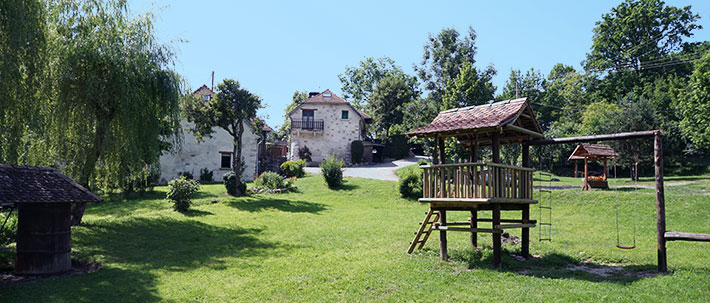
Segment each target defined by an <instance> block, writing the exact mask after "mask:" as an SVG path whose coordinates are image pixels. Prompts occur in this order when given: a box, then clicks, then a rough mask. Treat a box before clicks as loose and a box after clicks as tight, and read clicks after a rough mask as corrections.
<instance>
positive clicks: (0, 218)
mask: <svg viewBox="0 0 710 303" xmlns="http://www.w3.org/2000/svg"><path fill="white" fill-rule="evenodd" d="M8 216H10V218H8ZM6 219H7V223H5V228H3V229H2V231H0V246H4V245H7V244H10V243H12V242H15V235H17V212H12V214H10V213H9V212H7V213H0V225H2V224H3V223H4V222H5V220H6Z"/></svg>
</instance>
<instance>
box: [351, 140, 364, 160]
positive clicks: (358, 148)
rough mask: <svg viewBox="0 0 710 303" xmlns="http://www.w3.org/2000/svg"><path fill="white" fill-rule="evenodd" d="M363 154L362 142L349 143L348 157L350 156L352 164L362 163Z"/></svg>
mask: <svg viewBox="0 0 710 303" xmlns="http://www.w3.org/2000/svg"><path fill="white" fill-rule="evenodd" d="M364 153H365V151H364V148H363V146H362V141H360V140H355V141H353V142H352V143H350V155H351V156H352V160H353V163H360V162H362V155H363V154H364Z"/></svg>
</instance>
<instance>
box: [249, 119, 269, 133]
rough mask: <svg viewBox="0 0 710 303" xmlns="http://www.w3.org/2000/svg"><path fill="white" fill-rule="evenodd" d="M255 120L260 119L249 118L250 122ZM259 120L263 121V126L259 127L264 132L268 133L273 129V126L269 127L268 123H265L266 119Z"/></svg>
mask: <svg viewBox="0 0 710 303" xmlns="http://www.w3.org/2000/svg"><path fill="white" fill-rule="evenodd" d="M255 120H261V119H260V118H258V117H256V118H252V119H251V123H252V124H253V123H254V121H255ZM261 122H264V126H262V127H261V131H265V132H269V133H270V132H272V131H274V129H273V128H271V127H270V126H269V125H268V124H266V121H264V120H261Z"/></svg>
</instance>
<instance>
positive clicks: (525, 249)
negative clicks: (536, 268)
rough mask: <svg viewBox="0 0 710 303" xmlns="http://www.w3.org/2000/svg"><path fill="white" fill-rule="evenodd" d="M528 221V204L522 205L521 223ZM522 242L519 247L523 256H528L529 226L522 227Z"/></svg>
mask: <svg viewBox="0 0 710 303" xmlns="http://www.w3.org/2000/svg"><path fill="white" fill-rule="evenodd" d="M528 223H530V204H525V205H523V224H528ZM522 238H523V239H522V243H521V247H520V252H521V255H523V258H528V257H530V228H528V227H523V232H522Z"/></svg>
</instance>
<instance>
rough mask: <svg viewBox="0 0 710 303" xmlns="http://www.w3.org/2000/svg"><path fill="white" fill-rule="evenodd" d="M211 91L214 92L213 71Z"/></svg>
mask: <svg viewBox="0 0 710 303" xmlns="http://www.w3.org/2000/svg"><path fill="white" fill-rule="evenodd" d="M210 89H211V90H214V71H212V86H210Z"/></svg>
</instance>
